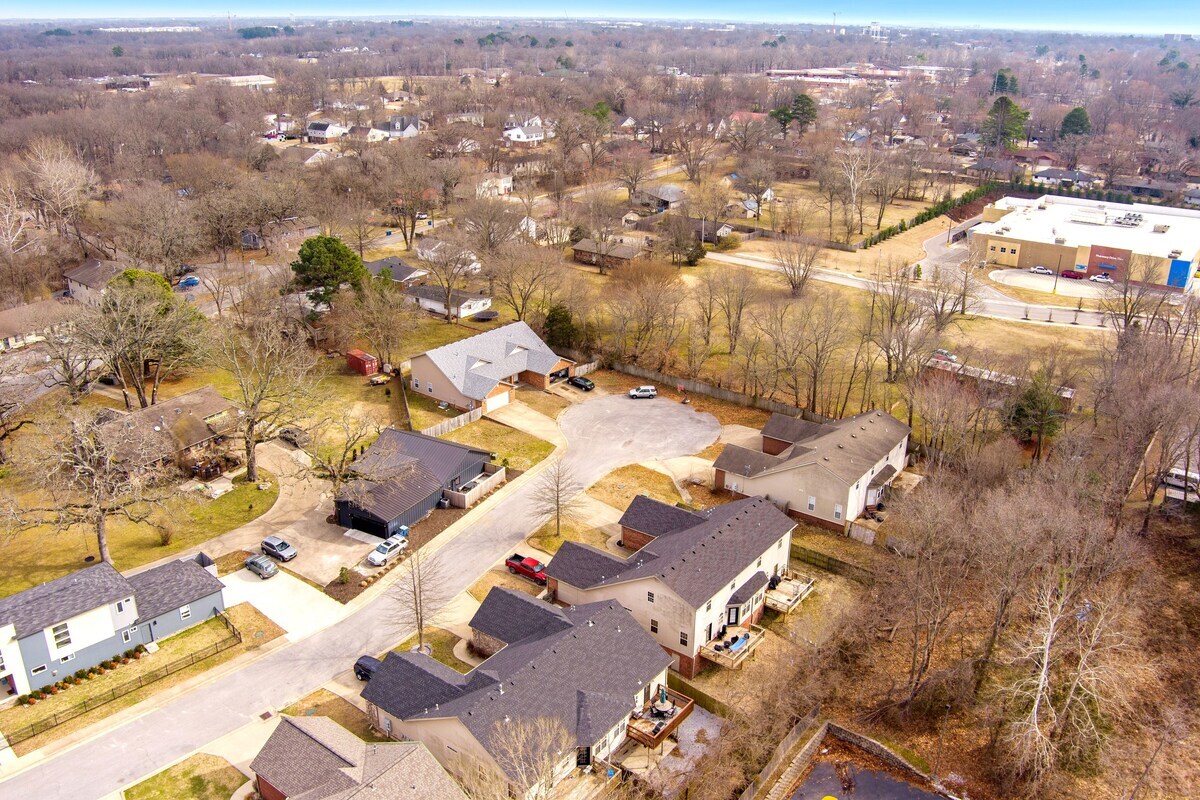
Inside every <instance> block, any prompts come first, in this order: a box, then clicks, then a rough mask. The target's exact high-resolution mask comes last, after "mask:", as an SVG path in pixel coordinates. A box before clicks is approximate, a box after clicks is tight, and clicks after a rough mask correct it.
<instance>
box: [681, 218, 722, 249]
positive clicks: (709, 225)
mask: <svg viewBox="0 0 1200 800" xmlns="http://www.w3.org/2000/svg"><path fill="white" fill-rule="evenodd" d="M688 224H689V225H691V226H692V234H693V235H694V236H695V237H696V241H699V242H706V243H708V244H716V243H717V242H718V241H720V240H721V239H724V238H725V237H726V236H729V235H730V234H732V233H733V226H732V225H730V224H729V223H727V222H709V221H706V220H702V219H691V218H688Z"/></svg>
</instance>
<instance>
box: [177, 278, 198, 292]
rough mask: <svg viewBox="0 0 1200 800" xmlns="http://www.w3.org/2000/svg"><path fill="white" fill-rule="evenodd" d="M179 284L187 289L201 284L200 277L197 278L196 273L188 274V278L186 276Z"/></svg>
mask: <svg viewBox="0 0 1200 800" xmlns="http://www.w3.org/2000/svg"><path fill="white" fill-rule="evenodd" d="M179 285H180V286H182V287H183V288H185V289H191V288H193V287H195V286H199V285H200V279H199V278H197V277H196V276H195V275H188V276H187V277H186V278H184V279H183V280H181V281H180V282H179Z"/></svg>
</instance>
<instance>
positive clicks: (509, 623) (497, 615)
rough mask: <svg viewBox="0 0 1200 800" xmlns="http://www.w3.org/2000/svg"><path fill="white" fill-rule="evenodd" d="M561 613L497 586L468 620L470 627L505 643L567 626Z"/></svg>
mask: <svg viewBox="0 0 1200 800" xmlns="http://www.w3.org/2000/svg"><path fill="white" fill-rule="evenodd" d="M569 624H570V623H569V622H568V621H567V618H566V617H565V616H563V613H562V610H561V609H560V608H559V607H558V606H556V605H553V604H552V603H547V602H546V601H545V600H538V599H537V598H536V597H532V596H530V595H528V594H526V593H525V592H518V591H516V590H513V589H505V588H503V587H497V588H496V590H495V591H493V592H491V593H490V594H489V595H488V602H487V603H485V604H483V605H481V606H480V607H479V610H478V611H476V612H475V616H473V617H471V622H470V625H471V627H472V628H474V629H475V630H477V631H479V632H480V633H485V634H487V635H488V636H491V637H493V638H495V639H499V640H500V641H502V642H504V643H505V644H508V643H510V642H515V641H518V640H519V639H524V638H525V637H527V636H531V635H533V634H534V633H536V632H538V631H541V630H546V629H548V628H552V627H560V626H564V625H569Z"/></svg>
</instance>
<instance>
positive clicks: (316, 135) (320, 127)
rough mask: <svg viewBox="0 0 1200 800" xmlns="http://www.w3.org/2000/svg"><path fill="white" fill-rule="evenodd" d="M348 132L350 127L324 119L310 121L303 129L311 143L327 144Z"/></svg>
mask: <svg viewBox="0 0 1200 800" xmlns="http://www.w3.org/2000/svg"><path fill="white" fill-rule="evenodd" d="M349 132H350V129H349V128H347V127H346V126H345V125H339V124H337V123H336V122H328V121H326V120H316V121H314V122H310V123H308V127H307V128H306V129H305V133H306V135H307V136H308V141H310V142H312V143H313V144H328V143H329V142H332V141H334V140H335V139H340V138H342V137H343V136H345V135H346V134H347V133H349Z"/></svg>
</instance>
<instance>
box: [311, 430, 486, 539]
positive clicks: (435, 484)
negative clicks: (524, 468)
mask: <svg viewBox="0 0 1200 800" xmlns="http://www.w3.org/2000/svg"><path fill="white" fill-rule="evenodd" d="M490 458H491V454H490V453H488V452H487V451H486V450H476V449H475V448H473V447H466V446H465V445H461V444H456V443H454V442H448V441H445V440H444V439H436V438H434V437H432V436H426V435H425V434H423V433H414V432H412V431H400V430H396V429H395V428H385V429H384V430H383V431H382V432H381V433H380V434H379V438H378V439H376V440H375V443H374V444H372V445H371V446H370V447H368V448H367V450H366V452H365V453H363V454H362V456H361V457H360V458H359V459H358V461H356V462H354V471H355V474H357V475H359V476H361V477H360V478H359V479H358V480H356V481H352V482H351V483H350V484H349V485H347V486H346V488H345V489H344V490H343V491H342V493H341V494H340V495H338V498H337V500H336V501H335V503H334V506H335V509H336V513H337V520H338V524H339V525H343V526H345V527H347V528H355V529H357V530H360V531H363V532H364V533H370V534H373V535H375V536H380V537H384V538H386V537H388V536H393V535H395V534H396V533H397V532H398V531H399V530H400V527H401V526H402V525H405V526H410V527H411V526H412V525H414V524H415V523H416V522H418V521H419V520H421V519H422V518H424V517H425V515H426V514H428V513H429V512H430V511H432V510H433V509H434V507H435V506H437V504H438V501H439V500H441V499H442V496H443V494H445V493H446V492H457V491H458V490H460V489H461V490H464V491H467V490H468V489H469V488H473V486H472V484H475V483H476V482H477V481H482V480H488V479H490V478H491V475H486V476H485V469H484V466H485V465H486V464H487V463H488V461H489V460H490ZM500 480H503V478H501V479H500Z"/></svg>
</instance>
